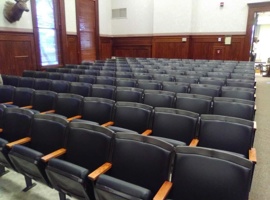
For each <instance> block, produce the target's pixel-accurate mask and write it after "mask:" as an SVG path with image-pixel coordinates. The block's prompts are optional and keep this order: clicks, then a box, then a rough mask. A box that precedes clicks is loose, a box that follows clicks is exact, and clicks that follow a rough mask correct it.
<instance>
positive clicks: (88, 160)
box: [46, 122, 114, 199]
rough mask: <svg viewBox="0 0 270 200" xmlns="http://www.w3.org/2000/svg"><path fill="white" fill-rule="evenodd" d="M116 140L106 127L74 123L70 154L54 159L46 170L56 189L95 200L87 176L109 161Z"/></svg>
mask: <svg viewBox="0 0 270 200" xmlns="http://www.w3.org/2000/svg"><path fill="white" fill-rule="evenodd" d="M113 137H114V134H113V132H112V131H110V130H109V129H107V128H105V127H101V126H96V125H91V124H88V123H82V122H71V123H70V124H69V125H68V128H67V140H66V144H65V148H66V149H67V152H66V154H65V155H64V157H63V158H62V159H58V158H55V159H51V160H50V161H49V163H48V166H47V168H46V174H47V175H48V178H49V180H50V182H51V183H52V186H53V187H54V189H56V190H58V191H59V193H63V194H68V195H69V196H74V197H76V198H79V199H94V194H93V187H92V184H91V182H90V180H89V179H88V178H87V175H88V174H89V173H90V172H92V171H94V170H95V169H96V168H98V167H99V166H101V165H102V164H103V163H105V162H108V161H109V159H110V158H109V155H110V152H111V142H112V138H113ZM67 183H68V184H67Z"/></svg>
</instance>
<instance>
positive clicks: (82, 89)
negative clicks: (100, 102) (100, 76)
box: [69, 82, 92, 97]
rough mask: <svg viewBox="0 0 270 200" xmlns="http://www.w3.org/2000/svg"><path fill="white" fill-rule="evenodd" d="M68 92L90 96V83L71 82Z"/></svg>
mask: <svg viewBox="0 0 270 200" xmlns="http://www.w3.org/2000/svg"><path fill="white" fill-rule="evenodd" d="M69 89H70V90H69V92H70V93H72V94H78V95H81V96H83V97H88V96H91V93H92V84H90V83H80V82H71V83H70V88H69Z"/></svg>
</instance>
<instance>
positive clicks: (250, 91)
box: [221, 86, 255, 101]
mask: <svg viewBox="0 0 270 200" xmlns="http://www.w3.org/2000/svg"><path fill="white" fill-rule="evenodd" d="M254 94H255V89H254V88H243V87H230V86H226V87H222V89H221V96H222V97H229V98H238V99H245V100H250V101H254V100H255V97H254Z"/></svg>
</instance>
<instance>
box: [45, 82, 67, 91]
mask: <svg viewBox="0 0 270 200" xmlns="http://www.w3.org/2000/svg"><path fill="white" fill-rule="evenodd" d="M69 87H70V82H69V81H65V80H52V85H51V89H50V90H52V91H54V92H57V93H69Z"/></svg>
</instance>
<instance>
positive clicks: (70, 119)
mask: <svg viewBox="0 0 270 200" xmlns="http://www.w3.org/2000/svg"><path fill="white" fill-rule="evenodd" d="M81 118H82V116H81V115H76V116H74V117H70V118H68V119H67V121H69V122H70V121H72V120H73V119H81Z"/></svg>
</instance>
